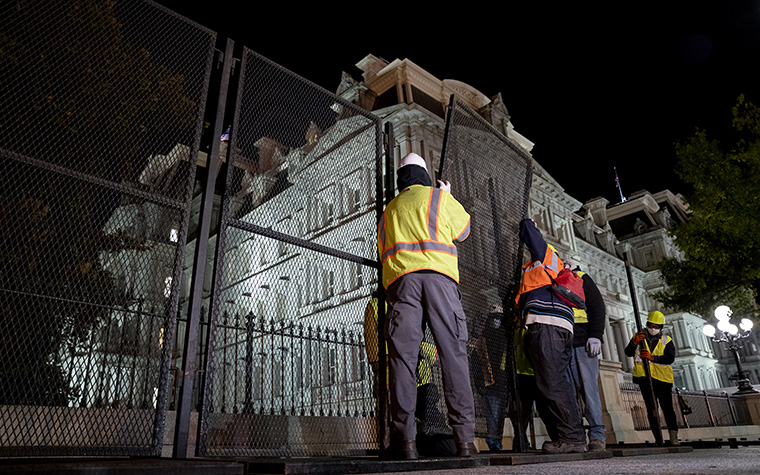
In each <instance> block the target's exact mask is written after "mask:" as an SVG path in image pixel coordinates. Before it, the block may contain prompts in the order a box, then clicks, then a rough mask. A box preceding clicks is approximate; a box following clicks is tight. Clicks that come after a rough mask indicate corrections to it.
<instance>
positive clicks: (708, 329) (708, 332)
mask: <svg viewBox="0 0 760 475" xmlns="http://www.w3.org/2000/svg"><path fill="white" fill-rule="evenodd" d="M702 333H704V334H705V336H707V337H708V338H712V337H714V336H715V327H714V326H712V325H710V324H709V323H708V324H707V325H705V326H703V327H702Z"/></svg>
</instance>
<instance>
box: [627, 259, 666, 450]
mask: <svg viewBox="0 0 760 475" xmlns="http://www.w3.org/2000/svg"><path fill="white" fill-rule="evenodd" d="M623 262H624V263H625V273H626V275H627V276H628V288H629V290H630V293H631V303H632V304H633V315H634V317H635V320H636V331H637V332H640V331H642V326H641V316H640V315H639V304H638V300H636V288H635V286H634V285H633V275H632V273H631V263H630V262H629V261H628V251H625V252H623ZM639 347H640V348H646V340H645V341H642V342H640V343H639ZM641 362H642V363H643V365H644V375H645V376H646V378H647V381H648V382H649V392H650V394H649V397H651V398H652V399H651V400H652V402H654V404H652V409H651V410H650V411H649V425H650V427H651V429H652V433H653V434H654V437H655V439H657V440H656V442H658V443H659V442H662V429H661V428H660V414H659V409H658V405H657V398H656V397H655V395H654V385H652V373H651V372H650V370H649V360H647V359H646V358H642V359H641ZM655 421H657V422H656V423H655Z"/></svg>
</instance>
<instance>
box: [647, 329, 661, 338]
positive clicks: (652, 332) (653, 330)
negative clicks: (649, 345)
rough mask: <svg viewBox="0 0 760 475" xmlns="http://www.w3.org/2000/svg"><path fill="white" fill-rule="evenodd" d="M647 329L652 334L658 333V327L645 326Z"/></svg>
mask: <svg viewBox="0 0 760 475" xmlns="http://www.w3.org/2000/svg"><path fill="white" fill-rule="evenodd" d="M647 331H648V332H649V334H650V335H652V336H655V335H658V334H659V333H660V329H659V328H649V327H647Z"/></svg>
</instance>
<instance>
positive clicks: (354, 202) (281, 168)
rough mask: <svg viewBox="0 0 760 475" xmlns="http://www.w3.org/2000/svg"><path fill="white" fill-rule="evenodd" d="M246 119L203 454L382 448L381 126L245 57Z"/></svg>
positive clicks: (213, 331)
mask: <svg viewBox="0 0 760 475" xmlns="http://www.w3.org/2000/svg"><path fill="white" fill-rule="evenodd" d="M235 111H236V113H235V120H234V122H233V125H232V130H231V137H230V145H229V149H230V159H229V167H228V168H227V176H226V191H225V196H224V200H223V205H222V218H221V226H220V232H219V235H218V242H219V244H218V246H219V247H218V251H217V253H218V254H217V261H216V275H215V282H214V291H213V296H212V299H213V309H212V320H211V326H210V330H209V335H210V336H209V344H208V361H207V364H206V384H205V389H204V394H203V410H202V415H201V431H200V437H199V443H198V453H199V454H202V455H245V456H254V455H278V456H292V455H338V454H344V455H348V454H354V453H366V451H368V450H372V449H377V448H378V434H377V430H378V428H377V417H376V408H377V401H376V396H377V393H376V389H375V387H374V381H375V376H374V374H373V373H372V370H371V366H370V364H369V363H368V356H372V355H373V354H374V355H376V354H377V343H375V344H374V352H373V351H372V345H369V346H367V339H366V337H365V332H367V331H369V332H370V333H371V331H372V330H373V329H374V330H376V323H374V325H373V324H372V318H371V314H372V312H369V313H367V312H366V310H368V309H371V307H372V306H371V305H368V304H369V303H370V298H371V295H372V293H373V291H374V289H376V288H377V284H378V270H377V268H378V265H377V259H376V244H375V242H376V236H377V219H378V216H379V212H380V210H379V206H380V205H381V204H382V200H381V199H378V196H382V195H381V190H382V188H381V182H380V180H381V157H382V133H381V127H380V125H381V124H380V121H379V119H378V118H376V117H375V116H373V115H371V114H369V113H367V112H366V111H364V110H362V109H359V108H357V107H356V106H354V105H352V104H350V103H347V102H345V101H343V100H342V99H340V98H339V97H337V96H336V95H334V94H332V93H329V92H327V91H325V90H323V89H321V88H319V87H318V86H316V85H314V84H312V83H310V82H308V81H306V80H304V79H302V78H300V77H298V76H296V75H294V74H293V73H291V72H289V71H287V70H285V69H283V68H282V67H280V66H278V65H276V64H274V63H272V62H271V61H269V60H267V59H266V58H263V57H261V56H260V55H258V54H256V53H254V52H253V51H250V50H248V49H245V50H244V52H243V58H242V62H241V76H240V82H239V91H238V97H237V102H236V106H235ZM365 313H367V316H368V319H367V320H368V322H369V323H368V325H366V328H365ZM376 340H377V336H376V334H375V336H374V341H375V342H376ZM369 341H373V340H371V338H370V340H369Z"/></svg>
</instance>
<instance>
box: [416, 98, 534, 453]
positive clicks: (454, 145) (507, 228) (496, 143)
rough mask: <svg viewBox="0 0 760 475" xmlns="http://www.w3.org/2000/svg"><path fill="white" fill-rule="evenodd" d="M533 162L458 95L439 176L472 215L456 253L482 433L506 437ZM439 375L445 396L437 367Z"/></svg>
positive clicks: (438, 379) (442, 408)
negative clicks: (521, 235)
mask: <svg viewBox="0 0 760 475" xmlns="http://www.w3.org/2000/svg"><path fill="white" fill-rule="evenodd" d="M532 166H533V162H532V158H531V156H530V155H529V154H528V153H527V152H526V151H525V150H524V149H523V148H522V147H521V146H519V145H518V144H517V143H515V142H514V141H512V139H510V138H508V137H506V136H505V135H503V134H502V133H500V132H498V131H497V130H496V129H495V128H494V127H493V126H492V125H490V124H489V123H488V122H486V120H485V119H483V117H481V116H480V115H479V114H477V113H476V112H474V111H473V110H471V109H470V108H468V107H467V106H466V105H464V104H462V103H461V102H459V101H458V100H456V99H455V98H454V97H452V99H451V103H450V106H449V110H448V115H447V123H446V131H445V140H444V148H443V155H442V158H441V166H440V170H439V173H438V177H439V178H440V179H442V180H448V181H449V182H450V183H451V190H452V191H451V192H452V194H453V196H454V197H455V198H456V199H457V200H458V201H459V202H460V203H461V204H462V205H463V206H464V208H465V209H466V210H467V212H468V213H469V214H470V217H471V220H470V229H471V231H470V236H469V237H468V238H467V239H466V240H465V241H464V242H462V243H460V244H458V245H457V253H458V257H459V273H460V283H459V290H460V293H461V300H462V307H463V308H464V311H465V314H466V315H467V328H468V333H469V335H468V336H469V338H468V342H467V347H468V349H469V363H470V378H471V383H472V389H473V392H474V394H475V395H476V397H475V401H476V415H477V424H476V434H477V435H478V436H480V437H492V438H496V439H501V434H502V429H503V421H504V418H505V408H506V405H507V401H510V400H511V401H514V398H513V397H510V395H514V393H515V391H516V382H515V381H514V380H513V378H512V374H513V372H514V368H513V367H512V364H513V363H514V344H513V343H514V339H513V330H514V326H515V319H516V318H517V315H516V311H515V305H514V299H515V296H516V294H517V288H518V286H519V283H520V277H521V270H522V261H523V249H522V248H523V246H522V245H521V244H520V238H519V224H520V221H521V220H522V219H523V218H525V217H527V214H528V204H529V200H530V187H531V180H532ZM434 375H435V378H434V380H435V382H436V385H437V386H438V387H439V388H440V390H439V391H438V392H439V393H440V394H441V395H442V394H443V391H442V384H441V383H442V381H441V374H440V368H439V367H437V366H436V367H434ZM442 399H443V398H442V397H441V401H439V402H438V408H439V409H440V411H435V412H433V413H428V416H429V418H430V419H432V420H431V421H429V424H427V425H428V426H434V427H440V426H441V425H442V424H434V423H433V420H435V419H436V418H437V417H438V416H437V414H439V413H441V414H445V413H446V409H445V406H444V405H443V401H442ZM433 430H436V429H433ZM449 431H450V429H449Z"/></svg>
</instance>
